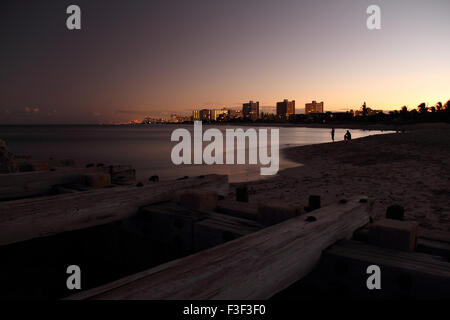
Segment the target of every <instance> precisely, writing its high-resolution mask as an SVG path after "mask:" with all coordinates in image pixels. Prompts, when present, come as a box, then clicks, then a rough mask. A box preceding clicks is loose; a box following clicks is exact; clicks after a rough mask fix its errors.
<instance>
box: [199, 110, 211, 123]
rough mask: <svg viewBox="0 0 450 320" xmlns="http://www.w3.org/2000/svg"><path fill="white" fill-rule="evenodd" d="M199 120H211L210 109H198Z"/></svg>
mask: <svg viewBox="0 0 450 320" xmlns="http://www.w3.org/2000/svg"><path fill="white" fill-rule="evenodd" d="M200 120H202V121H210V120H211V110H209V109H202V110H200Z"/></svg>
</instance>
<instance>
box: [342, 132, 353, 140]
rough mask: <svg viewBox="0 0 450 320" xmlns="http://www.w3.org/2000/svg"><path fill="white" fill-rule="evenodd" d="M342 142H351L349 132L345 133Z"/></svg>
mask: <svg viewBox="0 0 450 320" xmlns="http://www.w3.org/2000/svg"><path fill="white" fill-rule="evenodd" d="M344 140H345V141H350V140H352V134H351V133H350V131H349V130H347V133H346V134H345V136H344Z"/></svg>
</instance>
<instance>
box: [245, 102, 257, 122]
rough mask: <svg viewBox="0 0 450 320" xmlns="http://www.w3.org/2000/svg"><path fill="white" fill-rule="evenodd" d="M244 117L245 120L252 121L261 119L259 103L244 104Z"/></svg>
mask: <svg viewBox="0 0 450 320" xmlns="http://www.w3.org/2000/svg"><path fill="white" fill-rule="evenodd" d="M242 115H243V116H244V119H251V120H252V121H255V120H258V119H259V101H257V102H253V101H250V102H249V103H244V104H243V105H242Z"/></svg>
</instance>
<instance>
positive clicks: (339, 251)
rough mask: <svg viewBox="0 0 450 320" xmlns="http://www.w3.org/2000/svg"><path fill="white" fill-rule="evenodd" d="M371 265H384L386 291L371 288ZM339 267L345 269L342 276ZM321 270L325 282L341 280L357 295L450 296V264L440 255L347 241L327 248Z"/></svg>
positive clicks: (340, 282)
mask: <svg viewBox="0 0 450 320" xmlns="http://www.w3.org/2000/svg"><path fill="white" fill-rule="evenodd" d="M370 265H377V266H379V267H380V270H381V289H382V290H373V291H374V292H369V291H370V290H368V289H367V286H366V280H367V278H368V275H367V273H366V269H367V267H368V266H370ZM337 266H339V269H340V270H341V271H342V272H341V273H339V274H338V278H336V267H337ZM344 270H345V272H343V271H344ZM321 271H322V272H321V273H320V281H322V282H323V283H324V284H326V283H335V282H337V283H339V287H345V288H347V289H346V292H347V293H350V294H351V295H355V296H360V297H361V295H368V294H372V295H374V296H378V297H381V298H382V297H385V298H386V297H398V296H410V297H416V298H419V297H421V298H449V297H450V263H449V262H448V261H445V259H443V258H442V257H439V256H433V255H429V254H424V253H418V252H404V251H399V250H393V249H387V248H381V247H377V246H373V245H369V244H366V243H362V242H358V241H343V242H341V243H339V244H337V245H334V246H332V247H331V248H329V249H327V250H325V252H324V255H323V261H322V262H321ZM376 291H378V292H376Z"/></svg>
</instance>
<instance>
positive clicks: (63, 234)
mask: <svg viewBox="0 0 450 320" xmlns="http://www.w3.org/2000/svg"><path fill="white" fill-rule="evenodd" d="M86 170H87V169H74V168H72V169H62V170H56V171H54V172H32V173H20V174H11V175H9V174H7V175H1V176H0V254H1V255H3V256H4V257H6V258H7V261H8V262H7V263H5V265H2V266H0V268H3V269H2V270H0V274H3V273H5V274H9V275H10V278H11V279H12V280H8V279H6V278H5V283H6V284H5V286H4V288H7V289H5V290H10V292H11V290H13V291H14V290H16V291H17V296H14V297H21V296H22V295H24V292H25V290H31V289H30V288H29V287H27V285H28V284H27V281H25V280H24V281H23V283H22V285H23V288H17V286H18V284H17V282H16V281H15V280H13V279H14V274H17V276H19V275H20V276H23V275H24V274H25V277H26V275H27V274H28V273H30V275H29V278H27V279H34V278H36V277H34V274H35V273H36V272H43V273H44V274H46V275H47V276H48V277H52V274H56V273H58V272H60V271H61V270H60V269H61V268H65V267H67V266H68V265H69V264H77V261H81V262H80V263H79V264H80V265H81V267H82V270H83V274H88V275H90V278H89V279H88V280H86V282H84V284H87V285H84V286H83V291H81V292H78V293H76V294H73V292H70V291H68V290H67V289H66V288H64V286H65V278H66V275H65V274H64V271H65V269H64V270H63V275H62V276H61V277H59V278H55V280H54V281H52V280H51V279H49V278H46V281H47V282H45V284H42V286H48V287H45V288H44V287H42V288H37V289H36V295H33V294H30V295H29V296H28V297H31V298H36V297H38V295H39V294H42V292H48V294H47V295H46V296H45V297H47V298H67V299H75V300H79V299H269V298H272V297H274V298H276V297H282V296H283V295H285V294H289V295H290V296H295V295H296V292H297V293H298V292H301V289H300V291H299V290H297V291H296V289H295V288H297V287H300V288H302V284H303V283H304V282H305V281H307V282H310V283H314V285H316V286H317V288H322V290H323V291H321V292H327V290H329V287H327V285H329V283H339V284H341V286H340V287H343V286H344V285H345V286H347V287H351V288H352V289H351V290H350V291H351V292H354V294H355V295H359V294H364V293H366V294H367V288H365V287H364V286H365V279H366V278H367V275H366V273H365V268H367V266H368V265H370V264H378V265H380V266H382V267H383V268H384V272H385V273H384V274H387V277H388V279H389V277H391V278H390V279H394V280H395V279H397V278H398V277H400V278H399V279H403V280H401V281H403V283H402V285H403V287H402V288H401V289H402V290H404V289H405V288H406V289H408V288H409V289H408V290H409V291H408V292H410V293H411V292H412V293H414V296H420V295H421V294H422V295H423V296H424V297H428V296H432V295H431V294H427V293H428V292H429V291H430V290H435V291H434V292H435V294H437V295H438V296H439V297H442V296H446V295H448V296H450V293H449V288H450V285H449V283H450V268H449V266H450V263H449V262H448V261H446V258H445V255H446V254H447V253H450V250H448V249H449V248H448V247H447V246H446V244H445V243H443V242H441V243H437V241H436V239H419V241H418V243H417V249H419V248H420V250H421V251H422V252H402V251H398V250H392V249H386V248H382V247H377V246H374V245H372V244H370V240H367V239H369V238H370V237H369V236H367V233H368V232H369V233H370V228H369V229H367V228H365V227H366V226H367V225H368V224H369V216H370V212H371V207H372V201H370V200H369V199H368V198H367V197H365V196H357V197H354V198H352V199H347V200H346V201H339V202H336V203H333V204H330V205H328V206H325V207H322V208H320V209H317V210H314V211H312V212H308V213H304V214H299V215H296V216H293V217H291V218H289V219H288V220H285V221H283V222H280V223H276V224H273V225H263V224H261V221H260V220H259V219H258V213H257V212H256V211H253V210H252V208H250V207H249V205H248V204H242V206H240V205H239V203H235V202H233V201H231V202H230V200H229V199H227V200H223V201H218V203H217V205H216V204H215V201H217V199H216V198H217V197H216V198H214V197H213V198H211V194H212V192H213V193H215V194H217V195H219V194H221V195H223V196H228V195H229V190H228V188H229V186H228V181H227V177H226V176H218V175H211V176H204V177H195V178H189V179H183V180H178V181H162V182H154V183H149V184H138V185H135V184H133V185H128V186H123V185H122V186H118V185H114V183H113V184H111V185H108V186H106V187H105V188H87V189H83V188H80V187H78V188H74V187H73V185H79V184H82V183H83V181H84V182H86V180H83V178H82V177H85V176H86V174H88V175H89V180H88V181H94V182H93V184H98V183H99V182H100V185H101V184H102V183H103V181H110V180H109V179H105V177H104V176H101V177H100V178H99V179H97V178H96V176H95V175H96V174H97V173H98V174H100V175H102V174H103V175H104V174H105V172H104V171H102V170H100V171H101V172H100V171H99V170H98V169H95V170H94V169H91V170H90V171H89V172H88V173H87V172H86ZM127 170H128V171H130V169H127ZM106 174H108V173H106ZM109 174H110V173H109ZM38 177H39V181H36V180H35V179H36V178H38ZM119 180H121V181H122V180H124V179H123V177H121V179H119ZM7 181H8V182H7ZM127 184H129V183H127ZM71 185H72V187H70V186H71ZM75 189H77V190H75ZM55 190H59V191H58V192H56V193H55V192H54V191H55ZM80 190H81V191H80ZM186 192H189V199H188V200H189V201H188V202H186V203H188V204H189V205H188V206H186V205H185V204H186V203H185V202H183V199H186ZM2 193H3V194H2ZM203 193H204V194H205V199H208V200H207V201H205V202H204V203H202V194H203ZM206 194H207V197H206ZM183 195H184V196H183ZM180 199H181V200H180ZM1 200H3V201H1ZM206 202H207V203H206ZM197 205H198V206H197ZM206 205H207V207H208V208H207V209H205V206H206ZM240 207H242V210H240ZM211 208H216V209H217V210H216V209H211ZM280 210H282V209H280ZM269 211H270V210H269ZM296 212H297V211H296ZM265 214H269V215H270V212H268V211H267V208H266V209H265ZM266 218H267V217H266ZM266 218H265V219H266ZM269 218H270V217H269ZM272 221H273V220H272ZM367 230H369V231H367ZM394 231H395V230H394ZM400 231H402V230H400ZM380 232H384V229H381V231H380ZM389 232H391V231H389ZM396 232H397V231H396ZM398 234H400V236H402V233H398ZM394 236H397V233H394ZM352 238H353V239H354V240H351V241H349V240H350V239H352ZM355 240H358V241H355ZM342 241H344V242H342ZM415 244H416V243H415V242H414V246H415ZM449 246H450V244H449ZM430 254H441V257H437V256H432V255H430ZM28 256H32V257H41V259H39V258H38V259H34V258H33V259H32V258H30V260H28V258H27V257H28ZM42 257H46V258H42ZM15 259H16V260H17V261H16V260H15ZM77 259H78V260H77ZM5 261H6V260H5ZM336 266H337V267H336ZM342 266H345V267H342ZM341 269H342V270H344V271H342V270H341ZM105 270H107V271H105ZM336 270H338V271H339V270H340V271H339V272H336ZM102 272H107V274H103V273H102ZM318 272H320V276H319V277H315V275H317V273H318ZM11 274H12V276H11ZM405 275H406V276H405ZM41 276H42V275H41ZM402 277H403V278H402ZM320 279H322V282H321V280H320ZM323 279H327V281H323ZM404 279H407V280H404ZM394 280H393V282H392V283H396V282H395V281H394ZM8 281H10V282H9V283H8ZM30 281H31V280H30ZM401 281H400V282H401ZM405 281H406V283H407V284H406V285H405V284H404V283H405ZM408 281H409V282H408ZM397 282H398V281H397ZM408 283H409V287H408ZM39 285H41V283H40V282H39V283H33V286H39ZM352 285H353V286H354V287H352ZM405 286H406V287H405ZM430 286H432V288H431V289H430ZM387 288H388V289H389V290H387V291H385V292H389V293H388V295H389V294H390V295H392V296H395V297H396V296H398V292H397V291H396V290H397V289H396V287H395V286H393V287H389V286H387ZM433 288H434V289H433ZM22 289H23V290H24V291H23V292H22V291H21V290H22ZM353 289H354V290H353ZM406 289H405V290H406ZM0 290H1V289H0ZM10 292H6V291H5V292H3V293H2V292H0V297H8V294H11V293H10ZM402 292H403V291H402ZM336 294H337V295H338V294H339V295H340V294H341V293H340V292H336ZM379 294H380V296H381V295H382V294H381V293H379ZM385 294H386V293H385ZM372 295H373V294H372ZM41 298H42V297H41Z"/></svg>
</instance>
